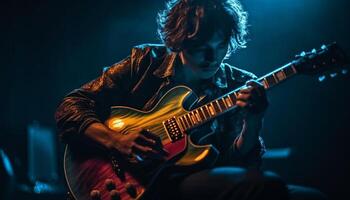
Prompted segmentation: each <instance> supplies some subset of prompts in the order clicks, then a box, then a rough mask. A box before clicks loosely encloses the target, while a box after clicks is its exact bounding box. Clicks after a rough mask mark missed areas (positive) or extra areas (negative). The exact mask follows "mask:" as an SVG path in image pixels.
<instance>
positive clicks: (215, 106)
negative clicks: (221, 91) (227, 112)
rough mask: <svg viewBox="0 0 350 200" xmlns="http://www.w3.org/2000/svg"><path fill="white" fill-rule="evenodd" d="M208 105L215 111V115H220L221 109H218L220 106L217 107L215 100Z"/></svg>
mask: <svg viewBox="0 0 350 200" xmlns="http://www.w3.org/2000/svg"><path fill="white" fill-rule="evenodd" d="M210 104H211V105H212V106H213V108H214V111H215V112H216V113H221V108H220V105H219V103H218V101H217V100H216V101H213V102H211V103H210Z"/></svg>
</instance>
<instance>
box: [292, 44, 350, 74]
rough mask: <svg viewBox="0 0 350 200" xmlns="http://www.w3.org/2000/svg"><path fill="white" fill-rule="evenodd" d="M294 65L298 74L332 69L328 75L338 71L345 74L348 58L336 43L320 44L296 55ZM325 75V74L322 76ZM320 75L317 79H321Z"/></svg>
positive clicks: (317, 72)
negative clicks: (316, 47)
mask: <svg viewBox="0 0 350 200" xmlns="http://www.w3.org/2000/svg"><path fill="white" fill-rule="evenodd" d="M296 58H297V59H296V60H295V61H294V64H295V67H296V69H297V71H298V73H300V74H308V75H315V74H320V73H323V72H326V71H332V72H331V73H330V77H333V76H336V75H337V74H339V73H342V74H346V73H347V69H345V68H344V66H345V65H347V64H349V59H348V57H347V56H346V54H345V52H344V51H343V50H342V49H341V48H340V47H339V45H338V44H337V43H332V44H329V45H322V46H321V48H320V49H313V50H311V51H310V52H302V53H300V55H297V56H296ZM322 77H325V76H322ZM322 77H321V78H320V79H319V80H320V81H322V80H323V79H322Z"/></svg>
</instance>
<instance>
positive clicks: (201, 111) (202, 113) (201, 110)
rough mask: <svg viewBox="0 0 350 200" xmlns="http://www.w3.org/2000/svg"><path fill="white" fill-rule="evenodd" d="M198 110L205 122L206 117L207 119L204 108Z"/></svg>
mask: <svg viewBox="0 0 350 200" xmlns="http://www.w3.org/2000/svg"><path fill="white" fill-rule="evenodd" d="M197 110H198V113H199V115H200V116H201V118H202V119H203V121H205V120H206V117H205V114H204V111H203V108H202V107H199V108H198V109H197Z"/></svg>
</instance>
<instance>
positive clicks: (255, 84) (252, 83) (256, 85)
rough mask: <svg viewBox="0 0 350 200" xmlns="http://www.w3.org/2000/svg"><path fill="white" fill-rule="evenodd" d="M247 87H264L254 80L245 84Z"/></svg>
mask: <svg viewBox="0 0 350 200" xmlns="http://www.w3.org/2000/svg"><path fill="white" fill-rule="evenodd" d="M245 84H246V85H247V86H251V87H256V88H258V87H264V86H263V85H262V84H261V83H259V82H258V81H256V80H249V81H247V82H246V83H245Z"/></svg>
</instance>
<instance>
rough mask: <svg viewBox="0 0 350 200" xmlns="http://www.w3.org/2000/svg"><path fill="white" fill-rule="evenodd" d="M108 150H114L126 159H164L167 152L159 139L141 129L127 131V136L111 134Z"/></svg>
mask: <svg viewBox="0 0 350 200" xmlns="http://www.w3.org/2000/svg"><path fill="white" fill-rule="evenodd" d="M109 148H110V149H116V150H117V151H118V152H120V153H122V154H123V155H125V156H127V157H132V156H140V157H141V158H153V159H165V156H167V154H168V153H167V152H166V151H165V150H164V149H163V146H162V143H161V140H160V138H159V137H158V136H157V135H155V134H153V133H151V132H149V131H147V130H143V129H136V130H133V131H129V132H128V133H127V134H121V133H117V132H113V133H112V134H111V143H110V145H109Z"/></svg>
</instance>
